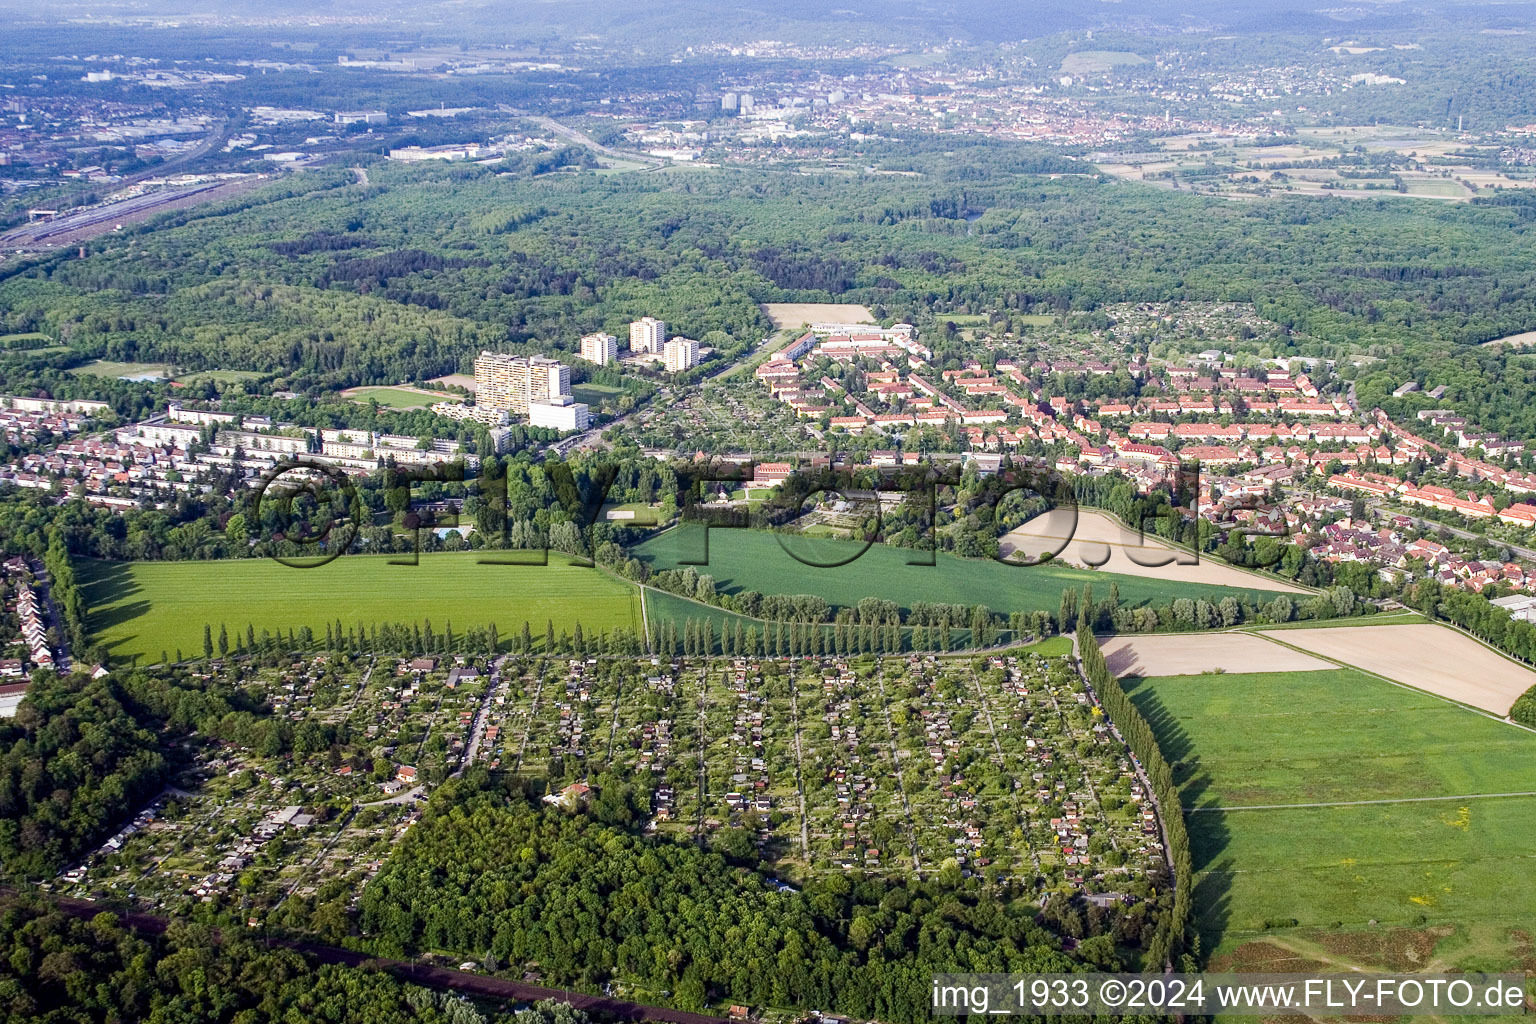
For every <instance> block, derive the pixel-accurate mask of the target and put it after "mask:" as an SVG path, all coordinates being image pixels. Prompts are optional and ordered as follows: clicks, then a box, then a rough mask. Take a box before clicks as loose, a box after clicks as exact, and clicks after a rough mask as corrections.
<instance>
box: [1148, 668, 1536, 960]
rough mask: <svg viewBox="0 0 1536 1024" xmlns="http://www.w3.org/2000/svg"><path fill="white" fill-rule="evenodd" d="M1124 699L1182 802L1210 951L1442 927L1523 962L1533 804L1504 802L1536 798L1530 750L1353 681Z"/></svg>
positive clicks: (1232, 684) (1475, 723)
mask: <svg viewBox="0 0 1536 1024" xmlns="http://www.w3.org/2000/svg"><path fill="white" fill-rule="evenodd" d="M1126 688H1127V690H1128V692H1130V694H1131V697H1132V699H1133V700H1134V701H1135V702H1136V704H1137V706H1138V707H1139V708H1141V710H1142V712H1143V713H1144V714H1145V715H1146V716H1147V718H1148V720H1149V721H1150V722H1151V723H1152V724H1153V726H1154V728H1155V729H1157V731H1158V736H1159V742H1160V743H1161V745H1162V746H1163V750H1164V753H1165V754H1166V755H1167V757H1168V759H1169V761H1170V762H1171V763H1172V764H1173V765H1174V771H1175V775H1176V779H1177V781H1178V782H1179V784H1180V786H1181V792H1182V794H1183V797H1182V803H1183V804H1184V807H1185V809H1186V811H1188V812H1189V813H1188V818H1187V821H1188V823H1189V831H1190V838H1191V841H1192V843H1193V845H1194V856H1195V871H1196V890H1195V903H1196V913H1197V915H1198V920H1199V925H1200V929H1201V933H1202V940H1203V941H1204V942H1205V944H1206V949H1207V950H1212V951H1215V952H1217V953H1220V954H1223V955H1225V954H1233V953H1236V954H1237V955H1238V956H1239V958H1241V957H1243V956H1245V955H1246V954H1244V953H1243V952H1242V951H1241V947H1243V945H1244V944H1245V943H1249V942H1257V941H1259V940H1261V939H1262V940H1264V941H1266V942H1278V943H1282V944H1283V943H1284V942H1285V941H1288V940H1287V936H1295V937H1297V939H1298V941H1307V942H1313V941H1318V937H1319V936H1324V937H1327V938H1328V941H1330V942H1342V941H1344V939H1343V937H1345V936H1349V935H1351V934H1354V933H1362V934H1363V933H1378V930H1379V929H1391V928H1403V929H1410V930H1415V931H1419V932H1423V933H1425V934H1426V935H1428V934H1429V932H1428V930H1429V929H1435V928H1441V929H1443V931H1441V932H1436V933H1434V934H1433V935H1430V937H1429V939H1427V940H1426V941H1428V942H1429V944H1430V945H1431V946H1434V945H1436V944H1437V943H1439V942H1440V940H1441V939H1442V938H1444V937H1446V936H1456V937H1458V941H1459V942H1460V944H1461V946H1462V947H1463V948H1468V949H1470V948H1475V949H1476V951H1477V953H1478V955H1480V956H1484V957H1493V958H1494V960H1495V961H1496V962H1498V963H1501V964H1509V963H1512V962H1513V960H1512V959H1510V958H1512V957H1514V956H1515V953H1514V950H1515V948H1516V946H1517V945H1518V944H1519V941H1518V939H1517V938H1516V937H1514V936H1512V935H1511V934H1510V932H1511V929H1513V928H1515V927H1516V926H1519V925H1522V924H1524V925H1528V924H1529V923H1530V922H1531V921H1536V891H1532V889H1531V887H1530V886H1529V885H1527V884H1525V883H1524V882H1523V881H1522V880H1523V879H1526V878H1528V877H1529V875H1530V872H1531V870H1532V869H1533V867H1536V795H1531V796H1527V795H1511V796H1500V795H1498V794H1528V793H1536V735H1533V734H1532V733H1530V732H1527V731H1524V730H1521V729H1517V728H1515V727H1513V726H1511V725H1508V724H1505V723H1502V722H1497V721H1494V720H1493V719H1490V718H1487V717H1485V716H1483V715H1479V714H1477V713H1476V712H1473V711H1469V710H1467V709H1465V708H1460V707H1457V706H1455V705H1453V704H1450V703H1448V702H1446V701H1444V700H1441V699H1439V698H1436V697H1434V696H1431V695H1429V694H1422V693H1416V692H1414V691H1411V690H1405V689H1402V688H1401V687H1396V686H1393V685H1391V684H1390V683H1387V682H1384V681H1382V680H1380V679H1376V678H1373V677H1372V676H1369V675H1367V674H1365V673H1362V672H1356V671H1353V670H1349V669H1335V670H1330V671H1313V672H1278V673H1258V674H1236V673H1228V674H1221V675H1205V676H1174V677H1166V678H1155V679H1145V680H1127V684H1126ZM1373 921H1374V922H1376V923H1375V924H1374V925H1373V924H1372V922H1373ZM1292 922H1295V923H1294V924H1293V923H1292ZM1266 926H1267V927H1266ZM1469 937H1475V938H1476V942H1470V941H1469ZM1454 945H1455V944H1454V943H1453V944H1452V946H1454ZM1447 948H1451V947H1447ZM1447 955H1448V956H1450V954H1447ZM1450 961H1451V962H1453V963H1454V962H1455V957H1454V956H1450ZM1421 966H1422V965H1421Z"/></svg>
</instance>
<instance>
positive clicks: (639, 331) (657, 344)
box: [629, 316, 667, 356]
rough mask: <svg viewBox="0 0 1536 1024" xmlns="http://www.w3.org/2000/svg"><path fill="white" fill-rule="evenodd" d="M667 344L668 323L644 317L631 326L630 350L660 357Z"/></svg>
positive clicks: (651, 317)
mask: <svg viewBox="0 0 1536 1024" xmlns="http://www.w3.org/2000/svg"><path fill="white" fill-rule="evenodd" d="M666 343H667V322H666V321H665V320H657V319H656V318H655V317H653V316H643V317H641V318H640V319H639V320H636V321H635V322H634V323H632V324H630V325H629V350H630V351H631V352H644V353H646V354H647V355H653V356H659V355H661V350H662V349H663V348H664V347H665V346H666Z"/></svg>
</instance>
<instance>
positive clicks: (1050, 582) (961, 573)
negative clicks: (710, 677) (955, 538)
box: [633, 526, 1275, 612]
mask: <svg viewBox="0 0 1536 1024" xmlns="http://www.w3.org/2000/svg"><path fill="white" fill-rule="evenodd" d="M780 536H781V535H777V534H773V533H769V532H766V531H762V530H721V529H716V530H710V531H709V552H708V553H709V564H708V565H700V566H696V568H697V569H698V571H699V572H700V573H701V574H704V573H707V574H709V575H711V576H713V577H714V578H715V585H716V587H717V589H719V590H722V591H724V592H727V593H735V592H738V591H744V590H756V591H758V592H760V593H764V594H820V595H821V596H822V597H824V598H826V599H827V600H828V601H829V602H831V603H832V604H834V605H838V606H849V605H855V604H858V602H859V601H860V600H861V599H863V598H866V597H882V598H886V599H888V600H892V601H895V602H896V603H898V604H900V605H901V606H903V607H907V608H910V607H911V606H912V604H913V603H914V602H918V601H936V602H945V603H949V604H967V605H976V604H984V605H986V606H987V607H989V608H991V609H992V610H993V611H999V612H1013V611H1051V612H1054V611H1056V610H1057V609H1058V608H1059V606H1060V604H1061V593H1062V591H1063V590H1081V589H1082V587H1083V586H1084V585H1085V584H1088V583H1092V584H1093V589H1094V593H1095V594H1096V595H1097V596H1098V597H1100V598H1102V597H1104V596H1106V595H1108V593H1109V585H1110V583H1111V582H1112V581H1113V582H1115V583H1116V584H1118V585H1119V588H1120V600H1121V601H1122V602H1123V603H1125V604H1129V605H1138V604H1146V603H1155V604H1162V603H1165V602H1167V601H1169V600H1171V599H1173V598H1177V597H1204V598H1207V599H1209V600H1212V601H1218V600H1220V599H1221V598H1222V597H1225V596H1226V595H1228V594H1239V595H1241V594H1245V593H1246V594H1248V595H1249V596H1251V597H1254V598H1256V599H1258V600H1264V601H1268V600H1272V599H1273V598H1274V597H1275V595H1274V594H1272V593H1270V592H1268V591H1263V590H1238V589H1236V588H1232V587H1217V586H1198V585H1193V584H1188V583H1178V582H1172V581H1164V580H1159V579H1156V578H1148V577H1136V576H1122V575H1119V574H1116V573H1108V572H1099V571H1096V570H1085V569H1071V568H1067V567H1065V566H1051V565H1042V566H1014V565H1004V564H1003V563H1001V562H996V561H988V560H977V559H962V558H955V557H954V556H952V555H945V554H943V553H939V554H936V555H935V556H934V561H935V564H934V565H908V564H907V563H908V562H910V561H919V560H922V559H924V558H926V557H927V553H926V552H921V551H913V550H909V549H905V548H892V547H886V546H885V545H882V544H874V545H871V546H870V547H869V549H868V550H867V551H865V552H864V553H863V554H862V555H859V556H858V557H857V558H856V559H855V560H854V561H852V562H849V563H847V564H846V565H840V566H836V567H834V568H818V567H815V566H811V565H806V564H805V563H804V562H801V561H798V560H796V558H794V557H793V556H791V555H790V554H789V553H788V552H786V551H785V550H784V549H783V548H782V547H781V546H780V544H779V538H780ZM785 543H786V544H790V545H793V546H794V548H795V550H796V551H797V552H804V553H806V554H807V555H808V556H809V558H810V560H812V561H815V562H818V563H828V562H833V561H837V560H839V559H845V558H848V557H850V556H852V555H855V554H857V553H858V551H859V549H860V548H861V547H863V545H862V544H857V543H852V542H848V541H839V540H830V539H816V538H803V537H786V539H785ZM704 552H705V544H704V529H703V527H701V526H681V527H677V528H675V529H672V530H668V531H666V532H665V533H661V534H658V535H657V536H655V537H652V538H650V539H649V540H647V541H645V542H644V543H642V544H639V545H637V546H636V547H635V548H634V550H633V554H634V555H635V557H637V558H639V559H641V560H642V561H644V562H645V563H646V564H647V565H649V566H650V567H651V569H653V570H656V569H674V568H678V567H680V565H681V564H682V562H683V561H684V560H685V559H702V558H703V557H704Z"/></svg>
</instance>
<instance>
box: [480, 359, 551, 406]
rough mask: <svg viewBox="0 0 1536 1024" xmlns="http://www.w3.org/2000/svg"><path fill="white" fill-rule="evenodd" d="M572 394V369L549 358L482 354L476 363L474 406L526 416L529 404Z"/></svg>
mask: <svg viewBox="0 0 1536 1024" xmlns="http://www.w3.org/2000/svg"><path fill="white" fill-rule="evenodd" d="M570 393H571V368H570V367H569V366H566V365H565V364H564V363H562V362H560V361H559V360H556V359H550V358H548V357H546V356H513V355H507V354H505V353H500V352H481V353H480V355H479V357H478V358H476V359H475V404H476V405H482V406H490V407H491V408H493V409H506V410H507V411H508V412H515V413H527V412H528V403H529V402H533V401H538V400H544V399H551V398H560V397H562V396H566V395H569V394H570Z"/></svg>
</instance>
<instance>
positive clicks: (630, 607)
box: [76, 551, 640, 662]
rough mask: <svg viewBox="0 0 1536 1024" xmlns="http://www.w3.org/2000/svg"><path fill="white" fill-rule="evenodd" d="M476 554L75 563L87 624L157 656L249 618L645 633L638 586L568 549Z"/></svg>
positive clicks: (110, 640)
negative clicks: (504, 561)
mask: <svg viewBox="0 0 1536 1024" xmlns="http://www.w3.org/2000/svg"><path fill="white" fill-rule="evenodd" d="M478 557H480V555H479V554H478V553H474V552H462V553H447V554H424V555H422V556H421V564H420V565H415V566H410V565H390V564H389V557H388V556H384V555H355V556H349V557H345V558H338V559H337V560H336V561H334V562H331V563H330V564H328V565H325V566H322V567H320V568H318V569H290V568H288V567H287V566H283V565H279V564H277V563H276V562H271V561H267V560H265V559H239V560H232V561H225V562H220V563H218V565H217V566H210V565H209V563H207V562H100V561H89V560H81V561H79V562H77V563H76V572H77V573H78V574H79V577H80V582H81V584H82V586H83V587H84V588H85V598H86V603H87V605H88V606H89V608H90V615H89V623H88V625H89V628H90V630H91V633H92V635H93V636H96V637H98V638H100V639H101V640H102V641H103V642H105V643H106V644H107V646H108V647H109V649H110V650H111V652H112V655H113V656H114V657H116V658H123V659H132V658H135V657H136V658H138V659H139V661H140V662H157V661H159V660H160V653H161V652H162V651H165V652H168V653H169V654H170V655H171V656H172V657H174V656H175V654H176V650H177V649H178V648H180V649H181V650H182V651H183V652H184V653H185V654H186V655H187V656H189V657H190V656H193V655H201V654H202V650H203V625H204V623H210V624H212V626H213V629H214V632H215V633H217V632H218V627H219V625H220V624H221V623H222V624H225V625H227V626H228V627H229V630H230V632H231V634H233V633H234V632H235V631H236V630H238V631H240V632H242V633H243V632H244V631H245V627H246V625H247V624H250V625H252V626H254V627H255V629H256V632H257V633H258V634H259V633H260V632H261V631H262V629H264V628H265V629H271V630H273V631H274V632H275V631H276V630H278V629H282V630H284V631H287V630H288V629H289V628H290V627H292V628H298V627H300V626H309V627H310V628H311V629H313V630H316V631H317V632H319V633H320V634H321V636H322V637H323V636H324V633H325V626H326V624H327V623H334V622H335V621H336V620H337V619H340V620H341V622H342V624H343V625H344V626H346V627H348V628H350V627H352V626H355V625H357V624H358V623H359V622H361V623H364V624H366V625H369V626H372V625H374V624H377V623H384V622H392V623H406V622H410V623H419V622H426V621H429V620H430V621H431V623H432V626H433V628H434V629H436V630H438V631H441V630H442V629H443V628H444V627H445V626H447V625H448V624H450V623H451V624H452V625H453V627H454V629H455V630H463V629H464V628H466V627H468V626H483V625H485V624H487V623H492V622H494V623H495V624H496V627H497V629H498V630H500V632H501V635H502V636H503V637H510V636H512V635H513V634H514V633H516V632H518V631H520V630H521V629H522V625H523V622H524V621H527V622H528V623H529V624H530V626H531V627H532V629H533V632H534V633H535V634H536V635H541V634H542V631H543V628H544V625H545V622H546V620H551V619H552V620H554V624H555V631H556V632H557V633H559V632H561V631H569V630H572V629H574V627H575V625H576V623H577V622H580V623H581V626H582V629H583V631H584V632H587V633H588V634H590V633H593V632H601V631H602V630H605V629H612V628H614V627H619V626H622V627H626V628H630V629H635V630H638V629H639V627H640V600H639V596H638V590H637V589H636V588H635V587H633V586H631V585H630V584H628V583H624V582H622V581H620V580H616V579H614V578H613V577H611V576H609V575H607V574H606V573H603V572H601V571H599V570H596V569H585V568H581V567H578V566H573V565H571V564H570V563H569V560H568V559H566V558H565V557H564V556H562V555H561V554H560V553H559V552H555V551H551V552H550V553H549V565H547V566H521V565H518V566H508V565H479V564H477V563H476V559H477V558H478Z"/></svg>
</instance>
